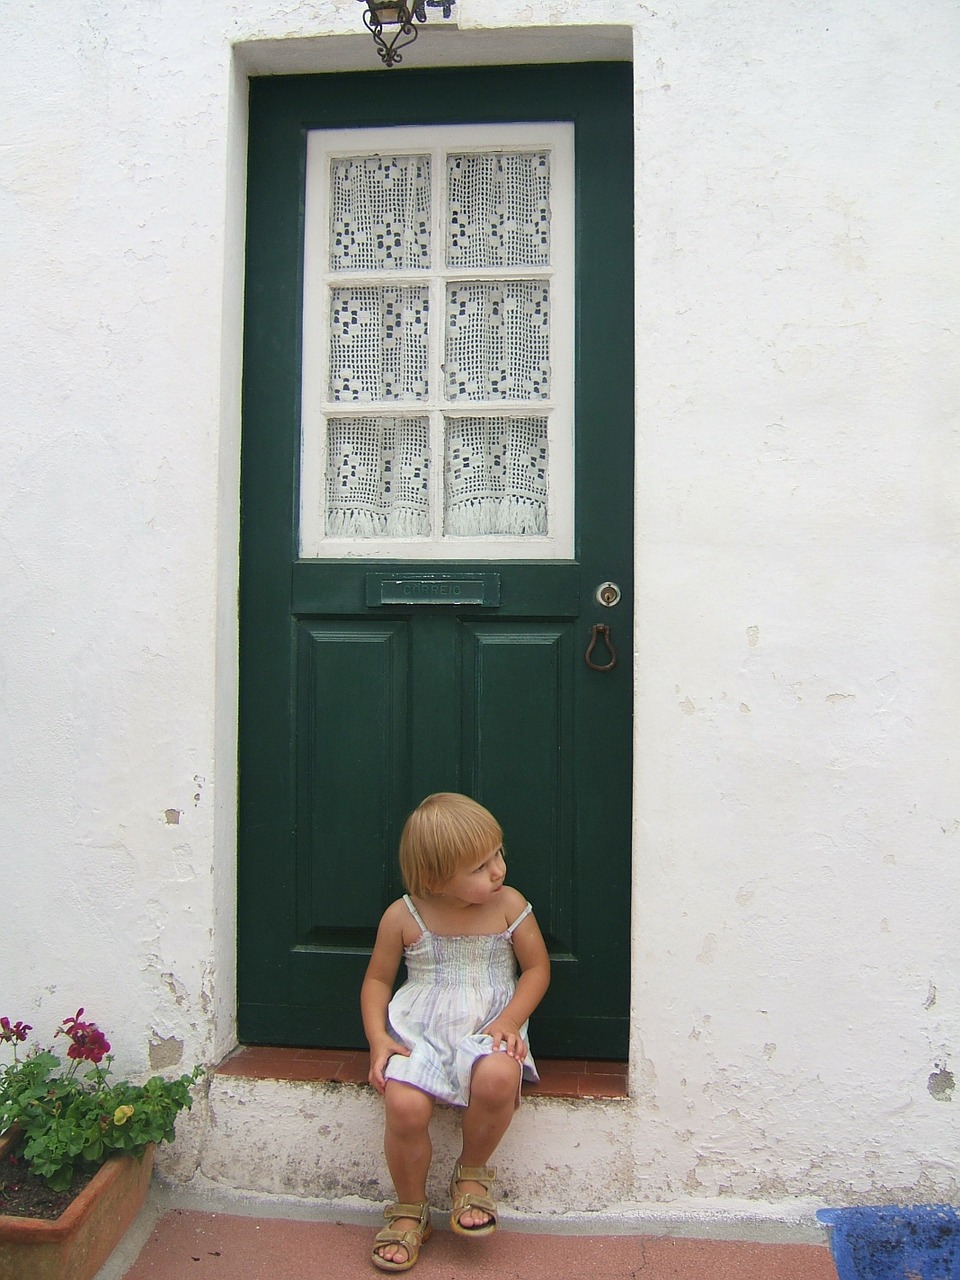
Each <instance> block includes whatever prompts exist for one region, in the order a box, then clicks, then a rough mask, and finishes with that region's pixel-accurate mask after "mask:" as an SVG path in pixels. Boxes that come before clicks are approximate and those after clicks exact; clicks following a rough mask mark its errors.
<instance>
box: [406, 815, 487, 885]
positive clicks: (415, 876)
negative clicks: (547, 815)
mask: <svg viewBox="0 0 960 1280" xmlns="http://www.w3.org/2000/svg"><path fill="white" fill-rule="evenodd" d="M502 843H503V831H502V829H501V827H500V823H499V822H498V821H497V820H496V818H495V817H494V816H493V814H492V813H490V811H489V810H487V809H485V808H484V807H483V805H482V804H477V802H476V800H471V799H470V797H469V796H461V795H458V794H457V793H456V792H455V791H438V792H437V793H436V795H432V796H427V798H426V800H422V801H421V802H420V804H418V805H417V807H416V809H414V811H413V813H411V814H410V816H409V818H407V821H406V822H405V823H404V827H403V832H402V834H401V836H400V872H401V874H402V876H403V883H404V884H405V885H406V887H407V892H408V893H412V894H415V895H416V896H417V897H429V896H430V895H431V894H435V893H439V891H440V890H441V889H442V888H443V886H444V885H445V884H446V883H447V881H448V880H450V879H452V877H453V876H455V875H456V874H457V872H458V871H462V870H463V868H464V867H466V866H469V865H471V864H472V865H473V866H478V865H479V864H480V863H481V862H482V861H483V859H484V858H485V857H487V856H488V855H489V854H490V853H492V852H493V850H494V849H496V847H497V846H498V845H500V844H502Z"/></svg>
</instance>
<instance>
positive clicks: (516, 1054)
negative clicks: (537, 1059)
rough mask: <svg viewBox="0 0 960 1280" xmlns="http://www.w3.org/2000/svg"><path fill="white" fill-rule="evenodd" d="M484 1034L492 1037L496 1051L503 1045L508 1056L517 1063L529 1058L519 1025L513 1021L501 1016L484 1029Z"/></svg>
mask: <svg viewBox="0 0 960 1280" xmlns="http://www.w3.org/2000/svg"><path fill="white" fill-rule="evenodd" d="M483 1034H484V1035H488V1036H490V1038H491V1039H492V1040H493V1047H494V1050H497V1049H499V1048H500V1046H501V1044H502V1045H503V1046H504V1048H505V1049H506V1051H507V1054H508V1055H509V1056H510V1057H511V1058H515V1059H516V1061H517V1062H522V1061H523V1060H524V1058H525V1057H526V1056H527V1044H526V1041H525V1040H524V1039H523V1037H522V1036H521V1035H520V1026H519V1023H516V1022H514V1021H512V1019H510V1018H505V1017H504V1016H503V1015H502V1014H501V1015H500V1016H499V1017H497V1018H494V1020H493V1021H492V1022H491V1023H488V1025H487V1026H485V1027H484V1028H483Z"/></svg>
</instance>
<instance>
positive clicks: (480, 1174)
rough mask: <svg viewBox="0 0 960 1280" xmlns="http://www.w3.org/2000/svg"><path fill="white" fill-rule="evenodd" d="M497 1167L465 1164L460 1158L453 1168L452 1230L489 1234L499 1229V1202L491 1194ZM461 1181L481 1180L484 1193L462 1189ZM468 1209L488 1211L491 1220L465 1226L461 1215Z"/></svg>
mask: <svg viewBox="0 0 960 1280" xmlns="http://www.w3.org/2000/svg"><path fill="white" fill-rule="evenodd" d="M496 1176H497V1171H496V1169H491V1168H490V1167H489V1166H488V1165H465V1164H461V1163H460V1161H459V1160H458V1161H457V1163H456V1165H454V1169H453V1178H452V1179H451V1181H450V1199H451V1200H452V1201H453V1206H452V1208H451V1210H450V1230H451V1231H455V1232H456V1233H457V1235H460V1236H473V1237H474V1238H476V1237H478V1236H489V1235H492V1234H493V1232H494V1231H496V1229H497V1204H496V1201H495V1200H494V1199H493V1197H492V1196H491V1194H490V1188H491V1187H492V1186H493V1183H494V1180H495V1179H496ZM459 1182H479V1183H480V1185H481V1186H482V1187H483V1190H484V1193H485V1194H484V1195H477V1193H476V1192H475V1191H461V1190H460V1188H459V1187H458V1185H457V1184H458V1183H459ZM467 1209H479V1210H480V1212H481V1213H488V1214H489V1215H490V1221H489V1222H485V1223H484V1224H483V1225H482V1226H480V1227H465V1226H463V1225H462V1223H461V1222H460V1217H461V1215H462V1214H463V1213H465V1212H466V1210H467Z"/></svg>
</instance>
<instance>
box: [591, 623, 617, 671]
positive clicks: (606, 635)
mask: <svg viewBox="0 0 960 1280" xmlns="http://www.w3.org/2000/svg"><path fill="white" fill-rule="evenodd" d="M598 640H602V641H603V643H604V645H605V646H606V649H607V653H608V654H609V655H610V661H609V662H607V663H599V662H594V660H593V651H594V649H595V648H596V647H597V641H598ZM583 660H584V662H585V663H586V664H587V666H588V667H589V668H590V670H591V671H612V670H613V668H614V667H615V666H616V665H617V651H616V649H614V647H613V641H612V640H611V639H610V628H609V627H608V626H607V624H606V623H605V622H595V623H594V624H593V630H592V631H591V633H590V643H589V644H588V645H587V652H586V653H585V654H584V655H583Z"/></svg>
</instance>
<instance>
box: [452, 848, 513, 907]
mask: <svg viewBox="0 0 960 1280" xmlns="http://www.w3.org/2000/svg"><path fill="white" fill-rule="evenodd" d="M506 874H507V864H506V862H505V861H504V857H503V845H502V844H498V845H497V847H496V848H495V849H493V850H492V851H491V852H490V853H488V854H486V855H485V856H484V857H482V858H481V859H480V860H479V861H478V862H476V863H473V864H470V863H468V864H467V866H465V867H462V868H461V869H460V870H459V871H458V872H457V874H456V875H455V876H451V878H450V879H449V880H448V881H447V883H446V884H445V885H444V886H443V888H442V889H441V890H440V892H441V894H442V895H443V896H444V897H445V898H456V899H457V900H458V901H460V902H462V903H464V905H465V906H482V905H483V904H484V903H485V902H489V901H490V899H491V898H493V896H494V895H495V894H497V893H499V891H500V889H501V888H502V886H503V881H504V878H505V877H506Z"/></svg>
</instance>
